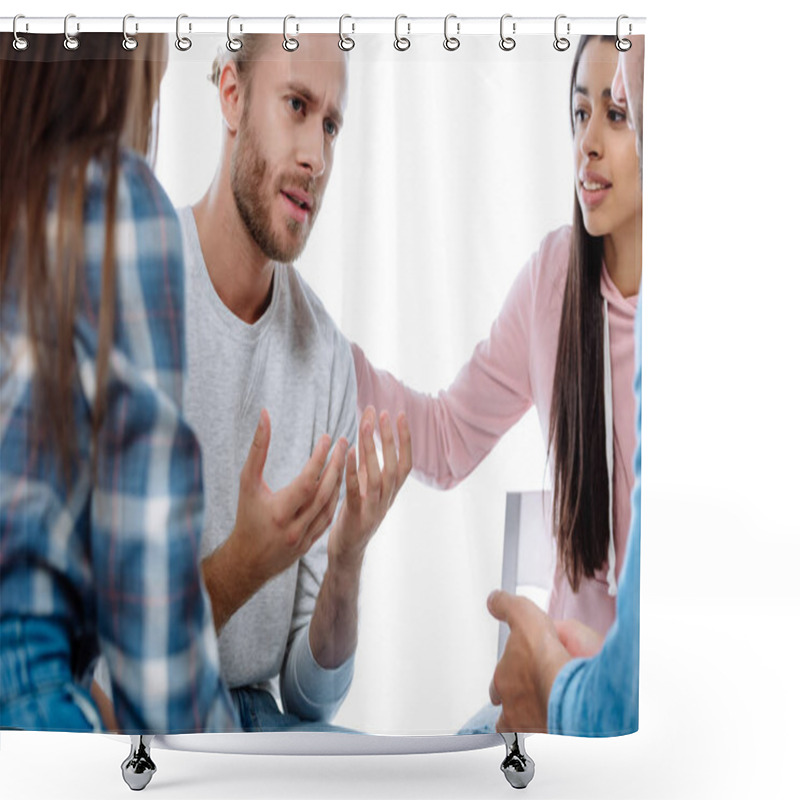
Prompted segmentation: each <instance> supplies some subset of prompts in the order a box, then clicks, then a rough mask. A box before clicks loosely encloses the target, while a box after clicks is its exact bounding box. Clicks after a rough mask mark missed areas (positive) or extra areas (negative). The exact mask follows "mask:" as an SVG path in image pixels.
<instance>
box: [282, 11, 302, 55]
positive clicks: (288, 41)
mask: <svg viewBox="0 0 800 800" xmlns="http://www.w3.org/2000/svg"><path fill="white" fill-rule="evenodd" d="M290 19H297V17H293V16H292V15H291V14H289V15H288V16H285V17H284V18H283V49H284V50H286V51H287V52H289V53H293V52H294V51H295V50H297V48H298V47H300V42H299V41H298V40H297V39H294V38H292V37H291V36H289V34H288V33H287V29H288V25H289V20H290ZM297 30H298V31H299V30H300V26H299V25H298V26H297Z"/></svg>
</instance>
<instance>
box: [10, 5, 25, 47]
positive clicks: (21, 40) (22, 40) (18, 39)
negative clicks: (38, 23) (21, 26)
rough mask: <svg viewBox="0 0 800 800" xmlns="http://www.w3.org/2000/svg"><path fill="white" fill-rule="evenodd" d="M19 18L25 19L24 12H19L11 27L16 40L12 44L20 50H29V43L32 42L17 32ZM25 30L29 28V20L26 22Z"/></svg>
mask: <svg viewBox="0 0 800 800" xmlns="http://www.w3.org/2000/svg"><path fill="white" fill-rule="evenodd" d="M19 19H25V15H24V14H17V16H16V17H14V24H13V26H12V28H11V29H12V31H13V32H14V41H13V42H12V43H11V44H12V45H13V47H14V49H15V50H18V51H19V52H22V51H23V50H27V49H28V45H29V44H30V42H29V41H28V40H27V39H26V38H25V37H24V36H20V35H19V34H18V33H17V20H19ZM25 30H28V23H27V22H26V23H25Z"/></svg>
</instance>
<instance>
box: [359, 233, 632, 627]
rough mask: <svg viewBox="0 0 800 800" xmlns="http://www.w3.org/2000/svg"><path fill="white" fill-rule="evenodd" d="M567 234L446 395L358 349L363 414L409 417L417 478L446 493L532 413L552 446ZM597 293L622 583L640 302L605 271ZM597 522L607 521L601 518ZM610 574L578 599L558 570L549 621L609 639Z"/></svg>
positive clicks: (532, 263) (550, 248) (600, 575)
mask: <svg viewBox="0 0 800 800" xmlns="http://www.w3.org/2000/svg"><path fill="white" fill-rule="evenodd" d="M570 233H571V228H570V227H569V226H565V227H563V228H559V229H558V230H556V231H553V232H552V233H550V234H548V235H547V236H546V237H545V239H544V240H543V242H542V245H541V247H540V249H539V252H538V253H535V254H534V255H533V256H531V258H530V260H529V261H528V262H527V263H526V264H525V266H524V267H523V269H522V271H521V272H520V273H519V275H518V276H517V278H516V279H515V281H514V284H513V286H512V287H511V291H510V292H509V293H508V296H507V297H506V300H505V303H504V304H503V308H502V310H501V311H500V315H499V316H498V317H497V319H496V320H495V321H494V323H493V324H492V329H491V331H490V333H489V337H488V338H487V339H484V340H483V341H482V342H481V343H480V344H478V346H477V347H476V348H475V350H474V352H473V354H472V357H471V359H470V360H469V361H468V362H467V363H466V364H465V365H464V366H463V367H462V368H461V370H460V372H459V373H458V375H457V376H456V379H455V380H454V381H453V383H452V384H451V385H450V387H449V388H448V389H446V390H444V391H441V392H439V394H438V396H436V397H432V396H430V395H426V394H422V393H420V392H415V391H414V390H412V389H409V388H408V387H406V386H404V385H403V384H402V383H401V382H400V381H398V380H397V379H396V378H394V377H393V376H392V375H390V374H389V373H387V372H384V371H381V370H376V369H375V368H374V367H373V366H372V365H371V364H370V363H369V361H368V360H367V358H366V356H365V355H364V353H363V352H362V351H361V349H360V348H359V347H358V345H355V344H353V345H352V350H353V358H354V360H355V366H356V378H357V381H358V406H359V409H363V408H366V406H368V405H373V406H375V407H376V408H377V409H378V410H382V409H388V410H389V411H390V413H391V414H392V416H393V417H394V416H396V415H397V414H398V413H399V412H400V411H405V413H406V414H407V416H408V421H409V427H410V430H411V437H412V448H413V459H414V474H415V477H417V478H418V479H420V480H422V481H424V482H426V483H429V484H432V485H435V486H437V487H439V488H442V489H448V488H450V487H452V486H455V485H456V484H457V483H458V482H459V481H461V480H463V479H464V478H465V477H466V476H467V475H469V474H470V472H472V470H473V469H475V467H476V466H477V465H478V464H479V463H480V462H481V461H482V460H483V458H484V457H485V456H486V455H487V454H488V453H489V451H490V450H491V449H492V448H493V447H494V445H495V443H496V442H497V441H498V440H499V438H500V437H501V436H502V435H503V434H504V433H505V432H506V431H507V430H508V429H509V428H510V427H511V426H512V425H514V423H515V422H517V421H518V420H519V419H520V417H521V416H522V415H523V414H524V413H525V412H526V411H527V410H528V409H529V408H530V407H531V406H532V405H536V407H537V410H538V414H539V421H540V424H541V428H542V436H543V437H544V438H545V441H546V440H547V435H548V429H549V424H550V401H551V396H552V391H553V378H554V374H555V363H556V350H557V348H558V329H559V324H560V320H561V305H562V298H563V294H564V283H565V280H566V274H567V260H568V255H569V241H570ZM601 293H602V295H603V297H605V298H606V299H607V300H608V310H609V330H610V340H611V374H612V382H613V401H614V544H615V548H616V553H617V561H616V570H615V571H616V575H617V578H619V575H620V572H621V571H622V564H623V561H624V554H625V547H626V544H627V540H628V527H629V525H630V496H631V489H632V488H633V453H634V448H635V445H636V425H635V402H634V394H633V377H634V318H635V315H636V304H637V300H638V298H637V297H630V298H624V297H623V296H622V294H621V293H620V292H619V290H618V289H617V288H616V286H615V285H614V284H613V283H612V281H611V279H610V277H609V275H608V273H607V271H606V269H605V267H604V268H603V274H602V278H601ZM597 513H598V514H607V513H608V510H607V509H605V508H600V509H597ZM607 571H608V566H607V565H605V566H604V567H603V568H602V569H601V570H599V571H598V572H596V573H595V575H594V577H593V578H583V580H582V581H581V583H580V586H579V587H578V591H577V592H573V591H572V589H571V588H570V585H569V582H568V581H567V578H566V575H565V574H564V572H563V570H562V569H561V566H560V565H559V566H557V567H556V573H555V575H554V580H553V590H552V593H551V597H550V605H549V609H548V611H549V613H550V615H551V616H552V617H553V618H554V619H567V618H576V619H578V620H580V621H581V622H583V623H585V624H587V625H590V626H591V627H593V628H594V629H595V630H597V631H599V632H601V633H602V634H605V633H606V632H607V631H608V629H609V628H610V627H611V624H612V623H613V621H614V618H615V616H616V600H615V598H614V597H612V596H609V594H608V583H607V581H606V577H605V576H606V573H607Z"/></svg>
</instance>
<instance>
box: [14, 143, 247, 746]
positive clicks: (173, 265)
mask: <svg viewBox="0 0 800 800" xmlns="http://www.w3.org/2000/svg"><path fill="white" fill-rule="evenodd" d="M107 179H108V175H107V169H106V168H105V167H104V166H103V165H101V164H100V163H96V162H93V163H92V164H91V165H90V168H89V172H88V178H87V190H86V196H85V205H84V212H85V213H84V219H85V229H84V241H85V253H84V261H85V264H84V268H83V269H82V270H81V274H80V276H79V284H78V287H77V298H78V309H77V317H76V321H75V325H74V329H73V347H74V353H75V356H76V360H77V376H76V379H75V381H74V385H73V391H72V396H71V397H64V398H63V401H64V402H65V403H66V402H71V403H72V404H73V408H74V412H75V437H76V441H77V443H78V450H79V457H78V459H77V460H76V463H75V465H74V466H75V469H74V470H73V473H72V476H71V480H70V482H69V483H68V484H67V483H66V482H65V480H64V479H63V477H62V476H61V474H60V471H59V469H58V465H59V461H58V454H57V452H56V449H55V447H54V446H53V443H52V442H51V441H48V440H47V439H46V438H45V437H40V436H38V435H37V430H36V427H35V426H36V420H35V418H34V408H33V394H32V385H33V379H34V369H33V356H32V348H31V342H30V340H29V338H28V335H27V322H26V318H25V314H24V304H22V303H20V302H19V297H18V296H16V293H15V292H11V291H5V287H4V291H3V297H2V337H0V621H2V622H4V623H5V622H7V621H9V620H12V621H13V620H15V619H22V620H25V619H31V618H33V619H38V620H41V619H48V620H52V621H55V622H56V623H58V624H60V625H62V626H63V628H64V630H65V631H67V634H68V641H69V650H70V654H69V656H70V659H71V662H72V663H71V664H70V668H71V672H72V675H73V676H74V677H75V681H76V683H80V682H81V681H85V680H86V676H87V675H90V673H91V667H92V665H93V663H94V661H95V659H96V657H97V655H98V653H99V652H102V653H103V655H104V656H105V657H106V659H107V661H108V666H109V670H110V674H111V681H112V687H113V694H114V704H115V710H116V714H117V719H118V722H119V724H120V726H121V728H122V730H123V731H126V732H131V733H147V732H152V733H180V732H189V731H227V730H235V729H236V723H235V722H234V719H235V716H234V711H233V706H232V704H231V702H230V698H229V696H228V694H227V691H226V689H225V688H224V685H223V683H222V681H221V679H220V675H219V659H218V654H217V643H216V635H215V632H214V627H213V621H212V616H211V608H210V603H209V601H208V596H207V594H206V592H205V589H204V587H203V584H202V581H201V575H200V570H199V542H200V534H201V530H202V517H203V487H202V477H201V476H202V471H201V462H200V450H199V445H198V443H197V441H196V439H195V437H194V435H193V433H192V431H191V430H190V429H189V427H188V425H187V424H186V422H185V421H184V419H183V417H182V414H181V393H182V381H183V369H184V361H185V345H184V329H183V311H184V300H183V255H182V250H181V233H180V228H179V225H178V220H177V216H176V214H175V211H174V209H173V207H172V205H171V204H170V201H169V199H168V198H167V196H166V194H165V193H164V191H163V189H162V188H161V186H160V185H159V184H158V182H157V181H156V179H155V178H154V176H153V174H152V173H151V171H150V170H149V168H148V167H147V165H146V164H145V162H144V161H142V160H141V159H140V158H139V157H138V156H135V155H133V154H131V153H127V152H126V153H123V156H122V160H121V165H120V172H119V186H118V195H117V208H116V227H115V231H116V234H115V247H116V307H115V320H114V336H113V349H112V352H111V357H110V363H109V374H108V384H107V398H108V399H107V414H106V418H105V421H104V424H103V426H102V428H101V430H100V433H99V438H98V442H97V445H98V452H97V456H98V458H97V471H96V476H95V478H94V479H92V474H91V469H90V450H89V448H90V440H91V408H92V407H93V404H94V399H95V394H96V371H95V364H96V357H97V350H98V318H99V309H100V296H101V282H102V281H101V276H102V261H103V249H104V240H105V220H104V218H105V192H106V187H107V185H108V183H107ZM55 229H56V224H55V212H54V211H53V210H51V212H50V215H49V219H48V228H47V230H48V232H54V231H55ZM50 240H51V242H53V244H52V245H51V247H54V246H55V244H54V242H55V234H54V233H53V235H52V236H50ZM4 655H5V654H4V653H2V652H0V659H3V658H4ZM3 674H4V675H6V676H7V675H8V672H7V671H6V672H4V673H3ZM15 674H16V673H15ZM22 682H23V683H24V678H23V679H22ZM9 691H12V689H11V688H10V687H9V686H6V685H4V686H0V706H1V705H2V703H3V702H5V700H4V696H5V699H7V698H8V692H9ZM13 691H14V692H16V693H17V694H19V693H24V692H27V691H29V692H34V693H35V691H36V687H35V686H33V685H32V686H29V687H25V686H24V685H22V686H20V685H18V686H16V687H14V688H13ZM56 724H57V723H56Z"/></svg>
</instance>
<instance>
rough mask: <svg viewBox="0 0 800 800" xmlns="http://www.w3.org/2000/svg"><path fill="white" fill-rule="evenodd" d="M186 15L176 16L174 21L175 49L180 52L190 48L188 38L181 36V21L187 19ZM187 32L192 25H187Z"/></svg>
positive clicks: (190, 44) (190, 43)
mask: <svg viewBox="0 0 800 800" xmlns="http://www.w3.org/2000/svg"><path fill="white" fill-rule="evenodd" d="M188 18H189V15H188V14H178V18H177V19H176V20H175V47H177V48H178V50H180V51H181V52H186V51H187V50H188V49H189V48H190V47H191V46H192V40H191V39H190V38H189V37H188V36H181V20H182V19H188ZM189 30H190V31H191V30H192V23H191V22H190V23H189Z"/></svg>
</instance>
